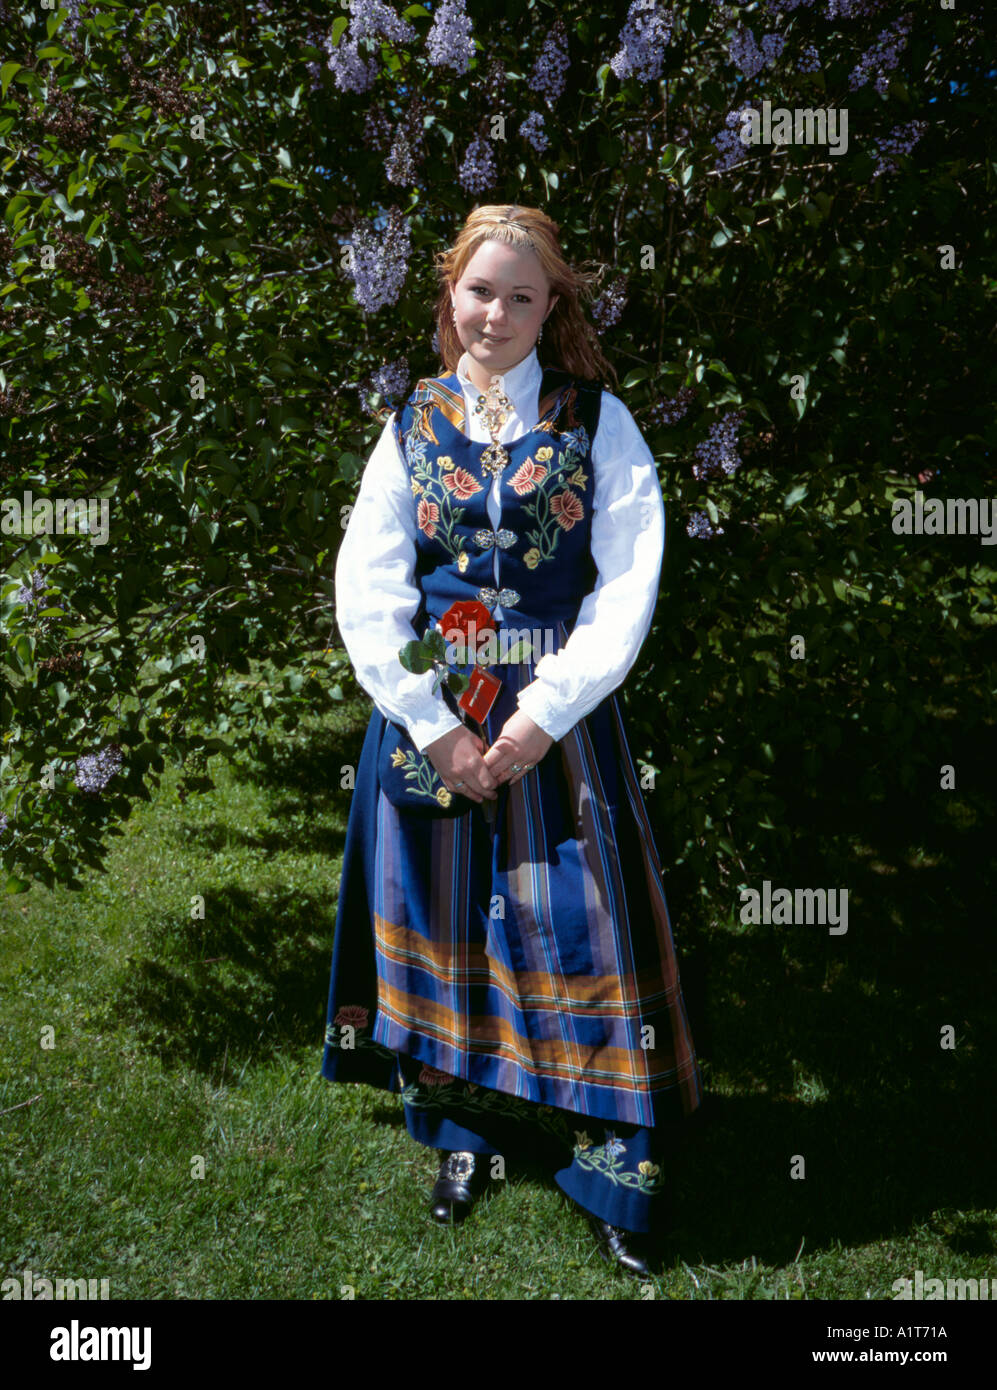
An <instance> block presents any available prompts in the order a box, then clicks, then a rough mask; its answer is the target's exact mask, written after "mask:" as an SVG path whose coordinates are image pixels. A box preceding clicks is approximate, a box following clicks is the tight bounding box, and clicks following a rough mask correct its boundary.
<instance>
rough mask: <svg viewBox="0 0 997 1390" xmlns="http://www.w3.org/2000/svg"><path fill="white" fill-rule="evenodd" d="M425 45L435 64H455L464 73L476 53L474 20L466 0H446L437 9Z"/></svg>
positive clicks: (449, 66) (456, 68) (451, 66)
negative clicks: (465, 5)
mask: <svg viewBox="0 0 997 1390" xmlns="http://www.w3.org/2000/svg"><path fill="white" fill-rule="evenodd" d="M426 49H427V52H428V57H429V61H430V63H432V65H433V67H434V68H453V69H454V71H455V72H457V73H459V74H460V75H461V76H463V74H464V73H465V72H467V68H468V64H469V63H470V61H471V59H472V58H473V57H474V39H473V38H472V37H471V21H470V19H469V17H468V14H467V11H466V10H465V8H464V0H443V4H442V5H441V6H440V8H439V9H438V10H437V11H436V17H435V18H434V20H433V27H432V28H431V29H430V31H429V35H428V37H427V38H426Z"/></svg>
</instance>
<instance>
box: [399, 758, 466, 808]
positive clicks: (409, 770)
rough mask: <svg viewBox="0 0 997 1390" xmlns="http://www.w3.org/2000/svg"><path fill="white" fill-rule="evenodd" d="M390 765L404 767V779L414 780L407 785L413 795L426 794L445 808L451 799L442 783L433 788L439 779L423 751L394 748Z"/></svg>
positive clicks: (449, 793)
mask: <svg viewBox="0 0 997 1390" xmlns="http://www.w3.org/2000/svg"><path fill="white" fill-rule="evenodd" d="M391 765H392V767H403V768H405V770H406V771H405V780H406V782H411V781H412V780H413V779H414V780H415V785H414V786H411V787H409V789H408V790H409V791H410V792H411V793H412V795H413V796H428V797H430V798H432V800H433V801H437V802H439V804H440V805H441V806H443V807H444V808H446V807H447V806H449V805H450V803H451V801H452V800H453V795H452V794H451V792H450V791H449V790H448V789H447V788H446V787H444V786H443V785H442V784H441V785H440V786H439V787H437V789H436V790H435V791H434V790H433V783H434V782H438V781H439V773H438V772H437V771H436V769H435V767H433V765H432V763H431V762H430V761H429V759H428V758H427V757H426V755H425V753H418V752H416V750H415V749H414V748H409V749H407V750H406V751H405V752H403V751H402V750H401V749H400V748H396V749H395V751H394V752H393V753H392V755H391Z"/></svg>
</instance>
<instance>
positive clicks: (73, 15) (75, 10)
mask: <svg viewBox="0 0 997 1390" xmlns="http://www.w3.org/2000/svg"><path fill="white" fill-rule="evenodd" d="M62 7H65V8H66V9H67V10H68V11H69V13H68V14H67V16H66V33H67V34H75V33H76V31H77V29H78V28H79V27H80V20H81V19H82V18H83V16H82V15H81V14H80V10H81V9H82V8H83V0H60V3H59V5H57V6H56V9H60V8H62Z"/></svg>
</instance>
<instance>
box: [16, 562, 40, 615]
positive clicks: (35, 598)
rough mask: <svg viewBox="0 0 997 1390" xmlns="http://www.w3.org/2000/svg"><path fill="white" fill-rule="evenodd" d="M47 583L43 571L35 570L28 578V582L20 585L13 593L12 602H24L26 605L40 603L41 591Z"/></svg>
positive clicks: (30, 605)
mask: <svg viewBox="0 0 997 1390" xmlns="http://www.w3.org/2000/svg"><path fill="white" fill-rule="evenodd" d="M47 585H48V580H47V578H46V577H45V575H44V573H43V572H42V571H41V570H35V571H34V572H33V573H32V575H31V577H30V579H29V580H28V583H27V584H26V585H22V587H21V588H20V589H18V591H17V593H16V594H15V595H14V602H15V603H23V604H26V605H27V606H28V607H32V606H33V605H35V604H40V603H41V602H42V597H41V596H42V593H43V592H44V590H45V588H46V586H47Z"/></svg>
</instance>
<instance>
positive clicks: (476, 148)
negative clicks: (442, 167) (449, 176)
mask: <svg viewBox="0 0 997 1390" xmlns="http://www.w3.org/2000/svg"><path fill="white" fill-rule="evenodd" d="M495 175H496V168H495V155H494V154H493V153H492V147H491V145H490V144H489V143H488V141H487V140H482V139H481V137H480V136H475V138H474V139H473V140H472V141H471V143H470V144H469V145H468V147H467V150H466V152H465V154H464V162H463V164H462V165H461V166H460V169H459V170H458V174H457V176H458V178H459V179H460V183H461V187H462V188H463V189H464V190H465V191H466V192H468V193H484V192H485V190H486V189H488V188H491V187H492V186H493V184H494V183H495Z"/></svg>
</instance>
